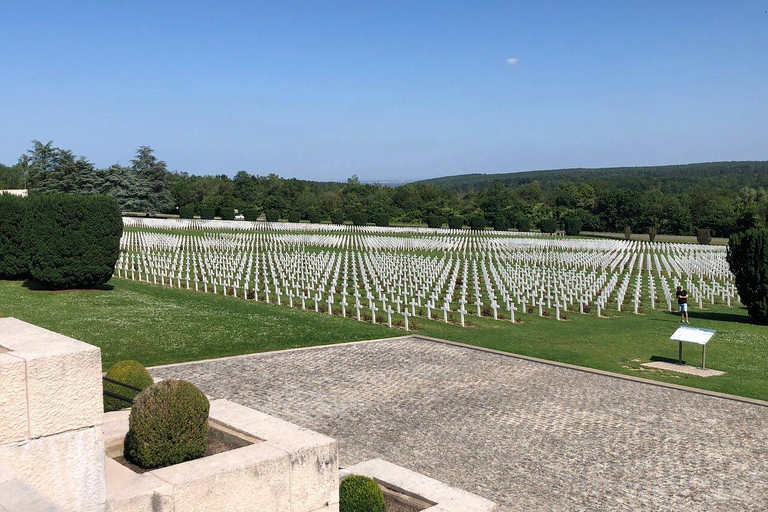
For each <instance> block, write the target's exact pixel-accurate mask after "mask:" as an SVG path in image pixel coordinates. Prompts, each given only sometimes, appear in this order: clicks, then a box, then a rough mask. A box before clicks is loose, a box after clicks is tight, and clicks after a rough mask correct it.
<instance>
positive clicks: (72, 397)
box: [0, 318, 106, 512]
mask: <svg viewBox="0 0 768 512" xmlns="http://www.w3.org/2000/svg"><path fill="white" fill-rule="evenodd" d="M0 347H2V348H0V465H1V466H4V467H5V468H6V471H7V473H13V474H14V475H15V476H14V477H9V478H6V479H5V482H0V489H2V490H3V492H0V494H6V495H9V494H10V486H12V485H17V484H19V482H23V483H24V485H23V487H25V488H26V489H28V490H30V492H33V493H34V494H36V495H38V496H40V497H41V499H43V500H44V501H47V502H49V503H50V504H52V505H54V506H58V507H60V508H62V509H64V510H77V511H82V512H90V511H94V512H95V511H100V510H102V509H103V507H104V503H105V499H106V492H105V485H104V456H103V454H104V441H103V434H102V427H101V424H102V416H103V412H102V411H103V409H102V397H101V393H102V388H101V353H100V350H99V349H98V348H97V347H94V346H92V345H88V344H86V343H83V342H81V341H77V340H74V339H72V338H68V337H66V336H62V335H60V334H56V333H54V332H51V331H48V330H45V329H42V328H40V327H36V326H34V325H30V324H27V323H25V322H22V321H20V320H16V319H14V318H0ZM13 482H16V484H13ZM4 506H5V508H6V509H7V510H12V509H10V508H8V507H10V506H12V505H4ZM19 510H30V509H29V508H22V509H19ZM12 512H14V511H12Z"/></svg>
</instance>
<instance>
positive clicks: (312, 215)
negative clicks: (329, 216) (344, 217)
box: [307, 208, 323, 224]
mask: <svg viewBox="0 0 768 512" xmlns="http://www.w3.org/2000/svg"><path fill="white" fill-rule="evenodd" d="M307 220H308V221H309V222H311V223H312V224H319V223H320V221H321V220H323V216H322V215H321V214H320V211H318V210H317V209H314V208H313V209H311V210H309V211H308V212H307Z"/></svg>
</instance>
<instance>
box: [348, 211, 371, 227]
mask: <svg viewBox="0 0 768 512" xmlns="http://www.w3.org/2000/svg"><path fill="white" fill-rule="evenodd" d="M349 220H351V221H352V224H354V225H355V226H365V225H366V224H368V215H366V214H365V213H362V212H357V213H353V214H352V215H350V216H349Z"/></svg>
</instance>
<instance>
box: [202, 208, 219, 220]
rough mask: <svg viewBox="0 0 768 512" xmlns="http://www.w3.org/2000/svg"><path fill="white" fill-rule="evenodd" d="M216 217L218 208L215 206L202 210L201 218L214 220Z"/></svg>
mask: <svg viewBox="0 0 768 512" xmlns="http://www.w3.org/2000/svg"><path fill="white" fill-rule="evenodd" d="M215 216H216V208H214V207H213V206H203V207H202V208H200V218H201V219H205V220H212V219H213V218H214V217H215Z"/></svg>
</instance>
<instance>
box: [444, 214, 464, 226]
mask: <svg viewBox="0 0 768 512" xmlns="http://www.w3.org/2000/svg"><path fill="white" fill-rule="evenodd" d="M448 227H449V228H451V229H461V228H463V227H464V217H459V216H458V215H453V216H451V217H449V218H448Z"/></svg>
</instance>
